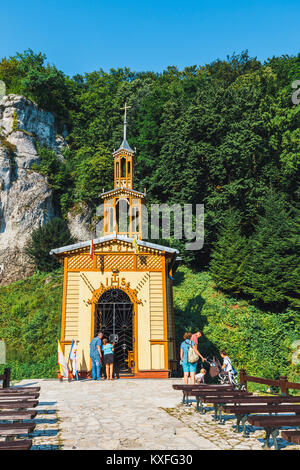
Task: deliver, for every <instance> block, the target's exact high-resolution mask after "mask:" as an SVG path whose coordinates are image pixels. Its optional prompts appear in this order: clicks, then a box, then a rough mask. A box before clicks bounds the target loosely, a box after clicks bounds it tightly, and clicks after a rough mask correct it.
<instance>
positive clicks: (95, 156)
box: [74, 145, 114, 205]
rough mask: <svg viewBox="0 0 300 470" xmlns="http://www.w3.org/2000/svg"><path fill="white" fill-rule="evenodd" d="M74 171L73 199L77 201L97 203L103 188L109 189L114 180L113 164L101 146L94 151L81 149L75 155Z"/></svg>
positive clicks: (110, 157) (86, 148)
mask: <svg viewBox="0 0 300 470" xmlns="http://www.w3.org/2000/svg"><path fill="white" fill-rule="evenodd" d="M74 165H75V169H74V179H75V188H74V198H75V202H77V201H87V202H92V203H93V204H95V205H96V204H97V203H99V200H100V198H99V195H100V194H101V193H102V190H103V188H105V189H106V190H109V189H111V187H112V185H113V180H114V173H113V168H114V166H113V165H114V162H113V157H112V155H111V152H109V151H108V150H107V149H106V148H105V147H104V146H103V145H98V146H97V147H96V150H95V151H94V150H93V148H91V147H83V148H81V149H80V150H79V151H78V152H77V153H76V161H75V164H74Z"/></svg>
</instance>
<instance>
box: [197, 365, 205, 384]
mask: <svg viewBox="0 0 300 470" xmlns="http://www.w3.org/2000/svg"><path fill="white" fill-rule="evenodd" d="M205 374H206V370H205V369H200V373H199V374H196V375H195V379H196V383H197V384H199V383H205V382H204V377H205Z"/></svg>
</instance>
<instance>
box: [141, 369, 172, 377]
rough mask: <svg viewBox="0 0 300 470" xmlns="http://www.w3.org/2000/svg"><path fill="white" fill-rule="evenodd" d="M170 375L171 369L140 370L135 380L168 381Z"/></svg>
mask: <svg viewBox="0 0 300 470" xmlns="http://www.w3.org/2000/svg"><path fill="white" fill-rule="evenodd" d="M169 375H170V370H169V369H166V370H165V369H161V370H160V369H157V370H139V371H137V372H136V373H135V374H134V378H135V379H168V378H169Z"/></svg>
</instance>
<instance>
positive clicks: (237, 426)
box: [233, 414, 244, 432]
mask: <svg viewBox="0 0 300 470" xmlns="http://www.w3.org/2000/svg"><path fill="white" fill-rule="evenodd" d="M243 416H244V415H240V414H236V415H235V417H236V425H235V430H234V432H240V422H241V420H242V418H243ZM233 427H234V426H233Z"/></svg>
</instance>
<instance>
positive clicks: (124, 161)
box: [121, 158, 126, 178]
mask: <svg viewBox="0 0 300 470" xmlns="http://www.w3.org/2000/svg"><path fill="white" fill-rule="evenodd" d="M121 177H122V178H126V159H125V158H121Z"/></svg>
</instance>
